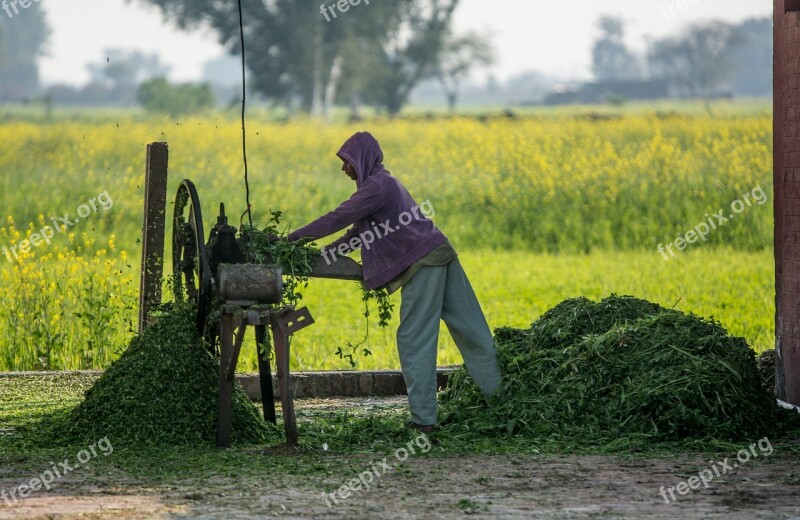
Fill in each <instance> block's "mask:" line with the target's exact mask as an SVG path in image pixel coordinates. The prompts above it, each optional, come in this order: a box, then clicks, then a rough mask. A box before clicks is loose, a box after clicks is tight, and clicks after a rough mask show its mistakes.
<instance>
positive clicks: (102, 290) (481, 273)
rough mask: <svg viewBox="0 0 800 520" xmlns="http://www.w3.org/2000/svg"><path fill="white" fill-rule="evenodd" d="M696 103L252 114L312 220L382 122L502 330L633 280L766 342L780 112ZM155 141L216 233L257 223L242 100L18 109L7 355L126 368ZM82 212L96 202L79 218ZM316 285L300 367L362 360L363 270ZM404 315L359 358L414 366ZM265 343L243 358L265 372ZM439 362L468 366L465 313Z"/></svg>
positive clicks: (348, 186)
mask: <svg viewBox="0 0 800 520" xmlns="http://www.w3.org/2000/svg"><path fill="white" fill-rule="evenodd" d="M674 108H675V107H664V109H663V110H662V111H661V112H658V113H656V112H648V111H645V110H626V111H624V112H620V113H614V114H605V115H603V114H596V113H593V114H590V115H586V114H583V115H581V114H578V113H575V112H568V111H560V112H559V111H552V112H548V113H539V114H536V113H531V114H529V115H526V116H525V117H518V118H516V119H508V118H488V119H487V118H483V119H478V118H466V117H463V118H452V119H439V120H436V119H431V120H427V119H419V120H416V119H413V118H412V119H406V120H396V121H387V120H380V119H378V120H374V121H372V122H369V123H361V124H358V125H353V124H345V123H336V124H332V125H321V124H319V123H315V122H311V121H295V122H291V123H285V124H282V123H276V122H272V121H270V120H269V118H268V117H267V116H266V115H256V116H254V117H253V118H252V120H251V122H250V124H249V135H250V142H249V159H250V168H251V169H250V178H251V189H252V202H253V207H254V209H255V211H256V217H257V218H256V220H257V222H259V223H263V222H264V221H265V216H268V215H269V211H271V210H280V211H283V212H284V220H283V222H284V224H285V226H286V227H287V229H293V228H295V227H297V226H300V225H302V224H304V223H306V222H307V221H309V220H310V219H313V218H315V217H316V216H319V215H321V214H322V213H324V212H325V211H328V210H331V209H333V208H334V207H335V206H336V205H337V204H338V203H339V202H341V201H342V200H344V199H345V198H346V197H348V196H349V195H350V194H351V193H352V191H353V188H354V187H353V185H352V183H351V182H350V181H349V180H348V179H347V178H346V177H345V176H344V174H342V173H341V172H340V171H339V168H340V163H339V161H338V159H336V157H335V155H334V154H335V152H336V150H337V149H338V147H339V145H340V144H341V143H342V142H343V141H344V140H345V139H346V138H347V137H348V136H349V135H350V134H351V133H352V132H354V131H357V130H364V129H368V130H370V131H371V132H373V133H374V134H375V135H376V136H377V137H378V139H379V140H380V141H381V143H382V144H383V146H384V149H385V155H386V165H387V167H388V169H389V170H390V171H392V173H393V174H395V175H397V176H398V177H399V178H400V179H401V180H403V181H404V182H405V183H406V184H407V186H408V187H409V189H410V191H411V192H412V194H413V195H414V196H415V197H416V198H417V199H418V201H419V202H422V201H426V200H427V201H430V204H431V205H432V207H433V208H434V209H435V213H436V214H435V216H434V217H433V218H434V220H435V221H436V223H437V224H438V225H439V226H440V227H441V228H442V230H443V231H444V232H445V233H446V234H447V235H448V236H449V237H450V239H451V241H452V242H453V243H454V244H455V246H456V248H457V249H458V251H459V252H460V254H461V258H462V261H463V263H464V265H465V268H466V270H467V273H468V274H469V276H470V278H471V280H472V283H473V285H474V286H475V289H476V292H477V293H478V296H479V298H480V300H481V302H482V304H483V306H484V309H485V311H486V314H487V317H488V319H489V322H490V325H491V326H493V327H499V326H505V325H510V326H517V327H522V326H527V325H528V324H530V322H532V321H533V320H534V319H535V318H537V317H538V316H539V315H540V314H541V313H542V312H544V311H545V310H547V309H548V308H550V307H552V306H554V305H555V304H557V303H558V302H560V301H561V300H563V299H566V298H570V297H575V296H587V297H590V298H601V297H603V296H607V295H608V294H611V293H617V294H631V295H635V296H638V297H641V298H647V299H650V300H652V301H655V302H657V303H660V304H662V305H664V306H667V307H673V306H675V307H676V308H678V309H681V310H685V311H691V312H694V313H697V314H699V315H702V316H706V317H708V316H714V317H715V318H716V319H717V320H719V321H720V322H721V323H722V324H723V326H725V327H726V328H728V329H729V330H730V331H731V332H732V333H734V334H738V335H741V336H743V337H744V338H746V339H747V341H748V343H749V344H750V345H751V346H752V347H754V348H755V349H756V350H764V349H767V348H770V347H771V345H772V342H773V340H774V333H773V319H774V318H773V315H774V281H773V280H774V278H773V274H774V273H773V257H772V252H771V248H772V243H773V242H772V240H773V239H772V225H773V224H772V222H773V221H772V174H771V169H772V160H771V153H772V131H771V124H772V121H771V116H770V115H769V113H767V112H766V107H764V106H763V105H758V104H747V105H746V107H745V108H743V109H742V110H740V111H736V110H733V109H731V108H730V107H729V106H728V105H721V106H719V107H717V106H715V107H707V108H708V109H706V110H704V109H703V108H702V107H700V108H696V109H692V110H686V111H683V112H682V113H679V112H677V111H676V110H673V109H674ZM523 115H524V114H523ZM600 116H602V117H600ZM154 141H167V142H168V143H169V145H170V154H171V156H170V183H169V190H168V193H169V197H172V196H173V194H174V192H175V187H176V186H177V183H178V182H179V181H180V180H181V179H183V178H190V179H192V180H193V181H195V183H196V184H197V186H198V189H199V192H200V198H201V202H202V206H203V210H204V216H205V223H206V227H207V229H210V226H211V225H212V224H213V222H214V220H215V214H216V209H217V207H218V204H219V202H225V203H226V207H227V208H228V214H229V215H237V216H236V217H234V218H232V220H234V221H236V222H234V223H235V224H237V225H238V215H239V214H241V213H242V211H243V210H244V207H245V202H244V183H243V172H242V166H241V142H240V129H239V126H238V124H237V122H236V121H235V119H234V118H233V117H232V116H231V115H230V114H227V115H226V114H209V115H207V116H204V117H198V118H192V119H186V120H180V121H173V120H169V119H161V118H149V117H143V116H141V115H137V114H122V113H121V114H112V115H108V114H106V115H101V114H98V115H95V116H91V117H88V116H87V117H86V118H81V117H72V116H66V115H64V116H61V117H58V118H57V119H56V120H55V121H50V122H47V121H40V120H35V119H34V118H27V119H26V118H25V117H24V115H20V114H17V115H14V114H7V115H6V118H5V120H3V121H2V122H0V172H2V175H0V203H1V204H2V207H3V215H2V217H3V219H4V220H3V221H2V223H0V249H2V254H0V295H2V301H3V305H2V307H0V328H2V330H4V334H3V336H2V338H0V370H31V369H43V368H46V369H78V368H104V367H106V366H108V364H109V363H110V362H111V361H112V360H113V359H115V358H116V357H117V356H118V355H119V353H120V352H121V350H122V349H124V347H125V346H126V345H127V343H128V341H129V340H130V338H131V336H132V334H133V328H135V317H136V308H135V306H136V299H137V293H138V270H139V265H138V264H139V256H140V254H141V253H140V249H139V248H140V243H139V241H140V238H141V231H140V229H141V225H142V206H143V200H142V182H143V177H144V176H143V171H144V158H145V147H146V144H147V143H150V142H154ZM762 195H763V197H762ZM737 203H738V204H737ZM168 211H169V210H168ZM720 212H722V213H721V215H722V216H723V217H725V220H726V221H725V222H720V221H719V220H718V219H717V218H716V217H715V216H716V215H717V214H720ZM79 213H82V214H85V215H86V216H85V217H84V218H81V219H80V220H79V221H77V222H76V221H75V217H76V216H77V215H78V214H79ZM62 217H67V220H68V222H69V224H68V225H66V224H63V221H61V222H62V224H61V228H63V229H61V230H60V232H58V233H56V234H55V236H54V237H53V238H52V239H49V240H48V241H47V242H45V241H43V240H38V241H36V240H35V241H36V242H37V244H36V245H35V246H34V245H32V244H31V240H33V239H34V237H33V236H32V234H33V233H39V234H41V230H42V229H44V228H45V227H46V226H53V225H54V224H53V222H54V221H55V222H56V223H58V222H59V219H60V218H62ZM712 224H713V225H712ZM702 226H705V227H707V228H708V232H707V233H705V232H704V230H705V228H704V227H702ZM712 227H713V229H712ZM691 232H694V233H695V235H694V236H693V235H692V234H691ZM698 232H704V236H703V240H700V239H699V237H698V236H697V233H698ZM687 233H689V234H687ZM167 236H168V238H169V237H170V236H171V229H168V235H167ZM331 238H333V237H331ZM678 238H681V240H677V239H678ZM692 238H694V240H691V239H692ZM26 240H27V242H25V241H26ZM687 241H689V242H693V243H689V244H687V243H686V242H687ZM48 242H49V243H48ZM321 242H324V241H321ZM26 244H27V247H24V246H26ZM659 246H662V251H665V253H664V254H661V253H660V252H659V250H658V248H659ZM666 246H670V248H667V247H666ZM23 249H27V252H22V251H23ZM679 249H685V250H679ZM668 251H671V252H672V253H675V255H674V256H672V255H671V254H668V253H666V252H668ZM168 254H169V247H168ZM169 268H170V267H169V265H167V269H169ZM304 295H305V298H304V300H303V301H304V303H305V304H306V305H308V306H309V308H310V310H311V311H312V313H313V315H314V317H315V319H316V321H317V323H316V324H315V325H314V326H313V327H311V328H309V329H306V330H303V331H302V332H300V333H298V334H297V336H296V338H295V339H294V342H293V345H292V346H293V368H294V369H334V368H349V365H348V364H347V363H346V362H345V361H342V360H340V359H338V358H337V357H336V356H335V355H334V353H335V351H336V348H337V347H338V346H344V345H345V344H346V343H347V342H351V343H358V342H359V341H361V340H362V339H363V337H364V334H365V320H364V318H363V317H362V313H363V304H362V303H361V293H360V290H359V288H358V286H357V284H354V283H345V282H334V281H322V280H312V282H311V284H310V286H309V287H308V290H306V291H305V292H304ZM392 301H393V302H394V303H395V304H399V295H395V296H393V298H392ZM397 312H398V309H397V308H396V309H395V314H397ZM395 325H396V319H395V321H394V322H393V323H392V326H391V327H389V328H388V329H379V328H378V327H377V320H375V319H374V317H373V318H371V324H370V333H369V346H368V348H369V349H370V350H371V351H372V353H373V355H372V356H370V357H367V358H359V359H358V367H359V368H394V367H397V366H398V360H397V355H396V352H395V346H394V342H393V335H394V328H395ZM253 350H254V349H253V348H252V346H250V347H248V349H247V351H246V352H245V353H244V355H243V359H242V365H241V368H244V369H253V368H254V367H255V354H254V351H253ZM439 362H440V364H443V365H448V364H457V363H459V362H460V357H459V355H458V353H457V350H456V349H455V347H454V345H453V344H452V342H451V340H450V338H449V335H448V334H447V333H446V329H443V334H442V340H441V349H440V356H439Z"/></svg>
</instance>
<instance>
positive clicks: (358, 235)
mask: <svg viewBox="0 0 800 520" xmlns="http://www.w3.org/2000/svg"><path fill="white" fill-rule="evenodd" d="M337 155H338V156H339V157H340V158H342V159H343V160H345V161H347V162H349V163H350V164H352V165H353V167H354V168H355V170H356V172H357V179H356V186H357V188H358V189H357V191H356V192H355V193H354V194H353V196H352V197H350V199H349V200H347V201H345V202H343V203H342V204H341V205H340V206H339V207H338V208H336V209H335V210H333V211H331V212H330V213H328V214H327V215H324V216H323V217H320V218H318V219H317V220H315V221H314V222H312V223H311V224H309V225H307V226H305V227H302V228H300V229H298V230H297V231H295V232H293V233H291V234H290V235H289V240H291V241H295V240H299V239H301V238H312V239H314V240H317V239H319V238H322V237H326V236H328V235H331V234H333V233H336V232H337V231H341V230H342V229H345V228H346V227H348V226H352V227H351V228H350V229H349V230H348V231H347V233H346V234H345V235H344V236H343V237H341V238H339V239H338V240H336V241H335V242H333V243H332V244H329V245H328V246H326V247H325V248H323V250H324V251H326V252H327V254H328V255H330V254H334V255H335V254H337V253H334V251H335V250H337V249H342V248H345V246H344V245H343V244H348V246H347V247H346V250H347V251H348V252H350V251H354V250H356V249H359V248H361V262H362V264H363V268H364V285H365V286H366V287H367V289H376V288H378V287H381V286H383V285H385V284H387V283H389V282H390V281H392V280H394V279H395V278H396V277H397V276H399V275H400V274H401V273H402V272H403V271H405V270H406V269H408V268H409V267H411V265H412V264H413V263H414V262H416V261H417V260H419V259H421V258H422V257H424V256H425V255H427V254H428V253H430V252H431V251H433V250H434V249H435V248H437V247H438V246H440V245H442V244H443V243H444V242H445V241H446V240H447V237H445V235H444V234H443V233H442V232H441V231H440V230H439V229H438V228H437V227H436V226H435V225H434V224H433V222H431V221H430V220H429V219H427V218H426V217H425V216H424V215H423V214H422V212H421V211H420V209H419V206H418V204H417V203H416V202H415V201H414V199H413V198H412V197H411V195H410V194H409V193H408V190H406V188H405V186H403V185H402V184H401V183H400V181H399V180H397V179H396V178H395V177H393V176H392V175H391V174H390V173H389V172H388V171H386V169H385V168H384V167H383V152H382V151H381V147H380V145H379V144H378V141H377V140H376V139H375V138H374V137H373V136H372V135H371V134H369V133H368V132H359V133H357V134H355V135H354V136H353V137H351V138H350V139H348V140H347V142H346V143H344V145H343V146H342V148H341V150H339V152H338V153H337ZM333 258H334V259H335V258H336V256H334V257H333Z"/></svg>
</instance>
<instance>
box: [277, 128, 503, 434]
mask: <svg viewBox="0 0 800 520" xmlns="http://www.w3.org/2000/svg"><path fill="white" fill-rule="evenodd" d="M337 155H338V156H339V158H340V159H341V160H342V162H343V163H344V164H343V166H342V170H343V171H344V172H345V173H346V174H347V176H348V177H350V178H351V179H352V180H354V181H355V182H356V187H357V191H356V193H355V194H353V196H352V197H350V199H349V200H347V201H346V202H344V203H342V204H341V205H340V206H339V207H338V208H336V209H335V210H334V211H332V212H330V213H328V214H327V215H325V216H323V217H321V218H319V219H317V220H315V221H314V222H312V223H311V224H309V225H307V226H305V227H303V228H300V229H298V230H297V231H295V232H293V233H291V234H290V235H289V237H288V239H289V240H291V241H295V240H300V239H303V238H312V239H315V240H316V239H319V238H322V237H325V236H328V235H331V234H333V233H336V232H337V231H340V230H342V229H345V228H346V227H348V226H352V227H351V228H350V229H349V230H348V231H347V233H346V234H345V235H344V236H343V237H341V238H340V239H338V240H336V241H335V242H333V243H332V244H330V245H328V246H326V247H324V248H323V254H324V256H325V257H326V258H333V261H335V260H336V255H337V254H342V253H343V252H349V251H352V250H355V249H358V248H360V249H361V262H362V265H363V269H364V285H365V286H366V287H367V288H368V289H377V288H386V289H387V290H388V292H389V293H392V292H394V291H396V290H398V289H400V288H402V291H401V295H402V303H401V306H400V326H399V328H398V329H397V350H398V353H399V355H400V365H401V368H402V370H403V377H404V379H405V382H406V387H407V388H408V404H409V407H410V409H411V422H409V423H408V425H407V426H408V427H409V428H413V429H416V430H419V431H421V432H423V433H429V432H431V431H433V427H434V425H435V424H436V351H437V344H438V339H439V320H444V322H445V324H446V325H447V328H448V330H449V331H450V334H451V336H452V337H453V340H454V341H455V343H456V345H457V346H458V349H459V350H460V351H461V355H462V356H463V358H464V363H465V364H466V366H467V369H468V370H469V373H470V375H471V376H472V378H473V379H474V380H475V382H476V383H477V384H478V386H479V387H480V389H481V391H482V392H483V394H484V395H485V397H486V398H487V400H488V399H490V398H491V397H493V396H494V394H495V393H496V392H497V389H498V385H499V383H500V369H499V367H498V364H497V354H496V351H495V349H494V341H493V338H492V333H491V331H490V330H489V325H488V324H487V323H486V318H485V317H484V315H483V311H482V310H481V307H480V304H479V303H478V299H477V298H476V297H475V293H474V292H473V290H472V287H471V286H470V283H469V280H467V275H466V274H465V273H464V271H463V269H462V268H461V263H460V262H459V261H458V255H457V254H456V252H455V249H453V246H452V245H451V244H450V242H449V240H448V239H447V237H445V235H444V234H443V233H442V232H441V231H440V230H439V229H438V228H436V226H435V225H434V224H433V222H431V221H430V220H429V219H428V218H426V217H425V216H424V215H420V211H419V209H420V208H419V206H418V205H417V204H416V203H415V202H414V199H413V198H412V197H411V195H410V194H409V193H408V190H406V188H405V187H404V186H403V185H402V184H401V183H400V181H399V180H397V178H396V177H393V176H392V175H391V174H390V173H389V172H388V171H387V170H386V169H385V168H384V166H383V152H382V151H381V147H380V145H379V144H378V141H377V140H375V138H374V137H373V136H372V135H371V134H369V133H367V132H360V133H357V134H355V135H354V136H353V137H351V138H350V139H349V140H348V141H347V142H346V143H345V144H344V145H343V146H342V148H341V150H339V152H338V154H337ZM345 254H346V253H345Z"/></svg>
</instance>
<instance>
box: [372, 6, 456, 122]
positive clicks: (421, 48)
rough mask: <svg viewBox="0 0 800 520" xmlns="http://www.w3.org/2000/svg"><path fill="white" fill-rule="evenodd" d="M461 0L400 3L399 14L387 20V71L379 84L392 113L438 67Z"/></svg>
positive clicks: (384, 55)
mask: <svg viewBox="0 0 800 520" xmlns="http://www.w3.org/2000/svg"><path fill="white" fill-rule="evenodd" d="M458 5H459V0H409V1H405V2H401V3H400V10H399V13H398V15H399V18H398V20H396V21H393V22H392V23H390V24H387V30H388V39H387V40H386V42H385V44H384V46H383V52H382V56H381V58H382V62H383V65H384V67H385V68H386V71H387V73H386V74H385V75H384V76H383V77H382V78H381V81H380V83H379V84H378V85H376V87H377V89H378V91H379V92H380V94H381V98H380V100H379V105H380V106H382V107H383V108H385V109H386V110H387V111H388V113H389V114H390V115H395V114H397V113H399V112H400V110H401V109H402V108H403V106H404V105H405V104H406V103H407V102H408V97H409V95H410V94H411V91H412V90H413V89H414V87H416V86H417V85H418V84H419V83H420V81H422V80H423V79H425V78H426V77H428V76H430V75H431V73H432V72H433V71H434V70H435V67H436V64H437V61H438V59H439V56H440V54H441V52H442V50H443V49H444V44H445V38H446V36H447V34H448V33H449V31H450V24H451V21H452V18H453V13H454V12H455V10H456V8H457V7H458Z"/></svg>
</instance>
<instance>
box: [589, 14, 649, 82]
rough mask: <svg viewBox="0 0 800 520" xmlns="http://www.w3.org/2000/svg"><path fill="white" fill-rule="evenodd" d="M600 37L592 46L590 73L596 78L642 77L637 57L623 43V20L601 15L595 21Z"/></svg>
mask: <svg viewBox="0 0 800 520" xmlns="http://www.w3.org/2000/svg"><path fill="white" fill-rule="evenodd" d="M597 28H598V29H600V37H599V38H598V39H597V40H596V41H595V43H594V47H593V48H592V73H593V74H594V76H595V78H597V79H598V80H601V81H602V80H620V79H635V78H641V77H642V68H641V65H640V62H639V58H638V57H637V56H636V54H634V53H633V52H632V51H630V50H629V49H628V47H627V46H626V45H625V21H624V20H623V19H622V18H620V17H615V16H603V17H601V18H600V20H599V21H598V22H597Z"/></svg>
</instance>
